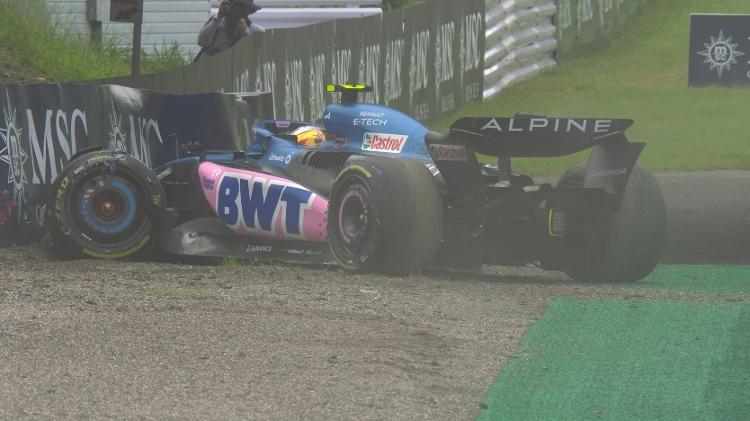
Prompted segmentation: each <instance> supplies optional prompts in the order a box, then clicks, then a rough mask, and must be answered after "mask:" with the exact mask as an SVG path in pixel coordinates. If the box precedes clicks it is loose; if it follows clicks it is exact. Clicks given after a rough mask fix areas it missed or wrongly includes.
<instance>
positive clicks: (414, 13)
mask: <svg viewBox="0 0 750 421" xmlns="http://www.w3.org/2000/svg"><path fill="white" fill-rule="evenodd" d="M431 3H432V2H430V4H431ZM430 18H431V14H428V8H427V3H419V4H416V5H414V6H411V7H409V8H408V9H406V11H405V12H404V22H405V26H406V32H407V33H409V34H410V35H409V36H408V37H407V47H406V48H407V51H408V54H409V108H408V109H407V110H406V112H407V114H410V115H412V116H414V117H415V118H417V119H419V120H426V119H429V118H430V117H432V109H431V108H430V106H431V103H433V102H434V101H432V97H433V95H432V94H433V92H434V91H433V90H432V89H431V86H433V84H434V80H435V71H434V69H435V66H434V63H435V60H434V56H435V53H434V51H433V50H434V47H433V46H434V44H435V39H434V35H433V32H434V30H432V27H431V23H432V21H431V19H430Z"/></svg>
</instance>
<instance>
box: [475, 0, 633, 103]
mask: <svg viewBox="0 0 750 421" xmlns="http://www.w3.org/2000/svg"><path fill="white" fill-rule="evenodd" d="M645 4H646V0H487V2H486V6H487V12H486V34H485V36H486V45H487V47H486V50H485V54H484V61H485V69H484V91H483V95H482V96H483V98H490V97H492V96H495V95H497V94H498V93H500V92H501V91H502V90H503V89H505V88H506V87H508V86H509V85H512V84H514V83H517V82H520V81H522V80H524V79H527V78H529V77H531V76H534V75H536V74H538V73H539V72H541V71H543V70H545V69H548V68H551V67H553V66H555V65H557V60H564V59H565V58H566V57H569V56H571V55H573V54H575V53H578V52H582V51H589V50H595V49H599V48H602V47H605V46H607V45H608V44H609V41H610V40H611V39H612V36H613V35H615V34H616V33H617V32H618V31H619V30H620V29H622V28H623V27H624V26H626V25H627V24H628V23H629V22H631V21H632V18H633V17H634V16H636V15H637V14H639V13H640V11H641V9H642V7H643V6H644V5H645Z"/></svg>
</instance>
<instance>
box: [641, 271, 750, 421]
mask: <svg viewBox="0 0 750 421" xmlns="http://www.w3.org/2000/svg"><path fill="white" fill-rule="evenodd" d="M627 286H629V287H635V288H643V287H650V288H665V289H682V290H687V291H705V292H715V293H735V292H736V293H744V294H750V266H711V265H705V266H702V265H696V266H687V265H660V266H658V267H657V268H656V269H655V270H654V271H653V272H652V273H651V275H649V276H648V277H647V278H645V279H643V280H641V281H639V282H636V283H633V284H628V285H627ZM748 352H750V350H748ZM749 415H750V414H749ZM748 419H750V416H749V417H748Z"/></svg>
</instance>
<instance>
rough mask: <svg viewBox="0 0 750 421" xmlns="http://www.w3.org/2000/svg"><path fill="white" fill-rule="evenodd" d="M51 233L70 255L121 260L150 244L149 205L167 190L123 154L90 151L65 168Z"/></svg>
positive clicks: (57, 245) (57, 189) (56, 189)
mask: <svg viewBox="0 0 750 421" xmlns="http://www.w3.org/2000/svg"><path fill="white" fill-rule="evenodd" d="M52 194H53V197H52V198H51V205H52V206H51V212H52V218H51V219H50V231H51V233H52V239H53V245H54V247H55V248H56V249H57V250H58V251H59V252H60V253H61V254H63V255H65V256H67V257H78V256H82V255H88V256H91V257H97V258H110V259H113V258H121V257H126V256H130V255H132V254H133V253H136V252H138V251H139V250H142V249H143V248H144V247H145V246H147V245H148V244H149V243H150V242H151V240H152V231H153V225H152V221H151V215H150V207H151V206H161V204H162V201H163V200H164V191H163V190H162V188H161V185H160V184H159V182H158V180H156V177H155V176H154V175H153V173H152V171H151V170H150V169H149V168H148V167H146V166H145V165H144V164H142V163H141V162H140V161H138V160H136V159H135V158H133V157H131V156H128V155H126V154H124V153H120V152H112V151H99V152H92V153H88V154H85V155H82V156H81V157H79V158H77V159H75V160H73V161H72V162H70V163H69V164H68V165H66V166H65V168H63V170H62V172H61V173H60V175H59V176H58V177H57V179H56V180H55V183H54V185H53V187H52Z"/></svg>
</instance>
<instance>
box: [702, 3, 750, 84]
mask: <svg viewBox="0 0 750 421" xmlns="http://www.w3.org/2000/svg"><path fill="white" fill-rule="evenodd" d="M748 51H750V15H701V14H694V15H692V16H691V17H690V76H689V84H690V85H710V84H722V85H737V84H747V83H750V61H748V59H750V54H748Z"/></svg>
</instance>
